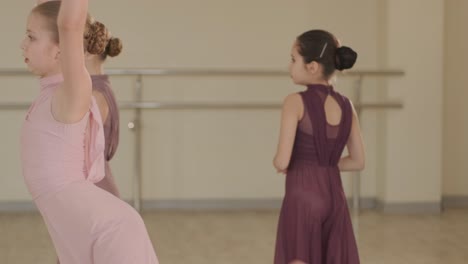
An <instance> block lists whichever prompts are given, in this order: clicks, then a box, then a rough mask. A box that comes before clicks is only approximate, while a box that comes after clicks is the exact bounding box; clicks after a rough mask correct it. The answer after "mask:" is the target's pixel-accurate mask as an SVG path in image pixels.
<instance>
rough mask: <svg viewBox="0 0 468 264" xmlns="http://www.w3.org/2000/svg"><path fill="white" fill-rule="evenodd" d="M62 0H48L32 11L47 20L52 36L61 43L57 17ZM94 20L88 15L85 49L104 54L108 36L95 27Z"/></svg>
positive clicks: (84, 38)
mask: <svg viewBox="0 0 468 264" xmlns="http://www.w3.org/2000/svg"><path fill="white" fill-rule="evenodd" d="M60 3H61V2H60V1H47V2H44V3H42V4H39V5H37V6H36V7H34V9H33V10H32V11H31V12H32V13H36V14H39V15H41V16H43V17H44V18H45V19H46V21H47V29H48V30H49V31H50V32H52V38H53V40H54V41H55V42H56V43H59V39H60V38H59V31H58V26H57V18H58V14H59V11H60ZM94 23H95V22H94V20H93V18H92V17H91V16H89V15H88V16H87V18H86V25H85V30H84V36H83V41H84V43H83V44H84V49H85V51H87V52H89V53H91V54H102V53H103V52H104V50H105V49H106V45H107V42H108V39H107V36H105V35H103V34H100V32H98V31H97V27H93V26H92V25H93V24H94Z"/></svg>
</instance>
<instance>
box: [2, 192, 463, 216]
mask: <svg viewBox="0 0 468 264" xmlns="http://www.w3.org/2000/svg"><path fill="white" fill-rule="evenodd" d="M281 201H282V199H280V198H272V199H199V200H144V201H142V208H143V209H144V210H145V211H152V210H267V209H279V208H280V207H281ZM127 202H128V203H129V204H132V202H131V201H127ZM348 206H349V208H350V209H351V208H352V199H348ZM442 207H443V208H468V196H447V197H444V198H443V199H442V203H439V202H422V203H384V202H381V201H378V200H377V199H375V198H372V197H369V198H361V199H360V208H361V209H365V210H372V209H377V210H379V211H381V212H384V213H404V214H424V213H440V212H441V209H442ZM31 211H37V208H36V206H35V205H34V204H33V203H32V202H31V201H7V202H0V212H31Z"/></svg>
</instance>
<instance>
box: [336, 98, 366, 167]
mask: <svg viewBox="0 0 468 264" xmlns="http://www.w3.org/2000/svg"><path fill="white" fill-rule="evenodd" d="M346 147H347V148H348V153H349V154H348V156H346V157H343V158H341V160H340V161H339V163H338V167H339V168H340V170H341V171H361V170H363V169H364V166H365V153H364V144H363V140H362V135H361V128H360V126H359V120H358V117H357V114H356V110H355V109H354V106H353V121H352V125H351V133H350V135H349V139H348V143H347V145H346Z"/></svg>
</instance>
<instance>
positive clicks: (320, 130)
mask: <svg viewBox="0 0 468 264" xmlns="http://www.w3.org/2000/svg"><path fill="white" fill-rule="evenodd" d="M300 95H301V97H302V101H303V104H304V115H303V118H302V119H301V121H300V122H299V124H298V128H297V132H296V139H295V142H294V148H293V154H292V158H291V165H294V164H296V163H297V162H301V161H305V162H309V163H313V164H316V165H319V166H323V167H335V166H337V165H338V161H339V160H340V157H341V154H342V153H343V150H344V147H345V146H346V143H347V141H348V138H349V134H350V132H351V124H352V119H353V117H352V107H351V103H350V101H349V100H348V99H347V98H346V97H345V96H343V95H341V94H339V93H338V92H336V91H335V90H334V89H333V87H331V86H325V85H309V86H308V88H307V90H306V91H304V92H301V93H300ZM328 96H332V97H333V99H335V101H336V102H337V103H338V105H339V106H340V108H341V120H340V122H339V123H338V124H336V125H332V124H329V123H328V121H327V118H326V113H325V100H326V99H327V97H328Z"/></svg>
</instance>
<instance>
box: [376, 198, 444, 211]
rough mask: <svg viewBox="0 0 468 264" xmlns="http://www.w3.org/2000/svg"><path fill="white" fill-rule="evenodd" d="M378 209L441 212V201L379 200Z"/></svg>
mask: <svg viewBox="0 0 468 264" xmlns="http://www.w3.org/2000/svg"><path fill="white" fill-rule="evenodd" d="M377 210H378V211H381V212H383V213H386V214H393V213H395V214H440V213H441V211H442V205H441V203H440V202H415V203H413V202H412V203H386V202H382V201H377Z"/></svg>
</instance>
